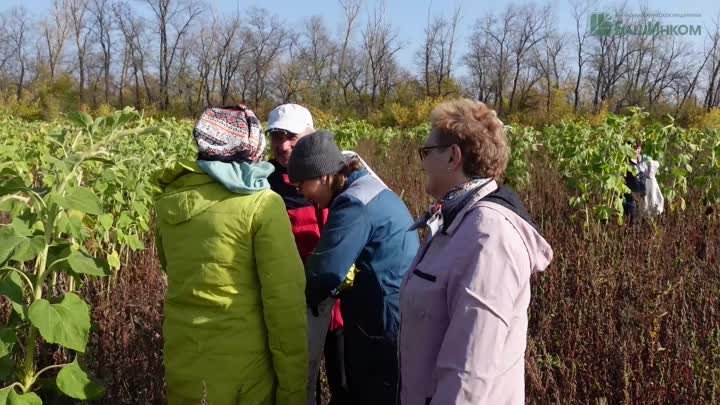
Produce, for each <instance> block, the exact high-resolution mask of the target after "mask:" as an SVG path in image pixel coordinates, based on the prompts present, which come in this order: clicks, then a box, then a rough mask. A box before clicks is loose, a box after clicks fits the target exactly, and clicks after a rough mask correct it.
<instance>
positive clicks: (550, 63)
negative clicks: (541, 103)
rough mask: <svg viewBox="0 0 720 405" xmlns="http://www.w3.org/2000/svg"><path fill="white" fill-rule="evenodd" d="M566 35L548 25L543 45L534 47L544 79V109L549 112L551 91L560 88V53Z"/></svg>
mask: <svg viewBox="0 0 720 405" xmlns="http://www.w3.org/2000/svg"><path fill="white" fill-rule="evenodd" d="M565 43H566V36H565V35H564V34H558V33H557V31H556V27H555V26H554V25H548V33H547V34H546V35H545V38H544V39H543V46H542V47H539V48H538V49H535V59H536V60H537V66H538V70H539V71H540V72H541V73H542V76H543V78H544V79H545V88H546V91H547V101H546V104H545V108H546V111H547V112H548V113H549V112H550V110H551V108H552V103H553V93H554V91H555V90H557V89H559V88H560V72H561V71H562V70H563V67H562V60H561V58H560V56H561V53H562V52H563V49H564V47H565Z"/></svg>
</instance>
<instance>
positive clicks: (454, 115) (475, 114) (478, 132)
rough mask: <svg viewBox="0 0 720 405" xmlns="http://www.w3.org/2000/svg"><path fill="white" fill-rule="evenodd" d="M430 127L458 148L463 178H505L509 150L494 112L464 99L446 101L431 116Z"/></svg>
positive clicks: (502, 129) (482, 105) (501, 126)
mask: <svg viewBox="0 0 720 405" xmlns="http://www.w3.org/2000/svg"><path fill="white" fill-rule="evenodd" d="M430 124H431V125H432V129H433V130H435V131H436V133H437V134H438V135H439V136H440V137H442V138H446V139H447V138H449V139H448V140H449V141H450V142H451V143H455V144H457V145H458V146H459V147H460V150H461V151H462V155H463V172H464V173H465V175H466V176H473V177H474V176H480V177H492V178H494V179H499V178H500V177H502V176H503V174H505V168H506V167H507V164H508V160H509V159H510V146H509V145H508V141H507V137H506V136H505V130H504V128H503V123H502V121H500V120H499V119H498V117H497V113H496V112H495V110H492V109H490V108H488V107H487V106H486V105H485V104H483V103H481V102H478V101H473V100H470V99H467V98H465V99H456V100H451V101H446V102H444V103H442V104H439V105H438V106H437V107H435V109H434V110H433V111H432V113H430Z"/></svg>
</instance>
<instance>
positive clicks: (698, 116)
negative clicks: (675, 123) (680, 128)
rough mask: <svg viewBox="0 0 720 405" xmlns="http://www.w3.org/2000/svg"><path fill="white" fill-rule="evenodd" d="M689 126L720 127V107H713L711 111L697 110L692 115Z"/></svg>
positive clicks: (699, 127)
mask: <svg viewBox="0 0 720 405" xmlns="http://www.w3.org/2000/svg"><path fill="white" fill-rule="evenodd" d="M689 124H690V125H689V126H690V127H691V128H698V129H717V128H720V108H713V109H711V110H710V111H703V112H699V111H698V112H696V113H695V114H693V116H691V117H690V122H689Z"/></svg>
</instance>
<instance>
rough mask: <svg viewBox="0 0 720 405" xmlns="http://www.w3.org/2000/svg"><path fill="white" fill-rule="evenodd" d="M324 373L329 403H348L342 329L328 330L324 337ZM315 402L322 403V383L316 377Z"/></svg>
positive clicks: (341, 404)
mask: <svg viewBox="0 0 720 405" xmlns="http://www.w3.org/2000/svg"><path fill="white" fill-rule="evenodd" d="M324 355H325V375H326V376H327V379H328V385H329V388H330V403H329V405H349V404H350V402H349V401H350V395H349V392H348V382H347V375H346V373H345V333H344V330H343V329H338V330H336V331H334V332H328V334H327V337H326V338H325V348H324ZM317 381H318V382H317V387H316V389H315V393H316V394H315V403H316V404H317V405H321V403H322V395H321V393H322V384H321V381H320V378H318V379H317Z"/></svg>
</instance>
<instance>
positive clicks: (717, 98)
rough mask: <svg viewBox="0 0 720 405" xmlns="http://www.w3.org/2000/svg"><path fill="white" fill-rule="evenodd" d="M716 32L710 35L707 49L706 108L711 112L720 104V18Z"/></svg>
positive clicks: (716, 25)
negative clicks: (719, 92)
mask: <svg viewBox="0 0 720 405" xmlns="http://www.w3.org/2000/svg"><path fill="white" fill-rule="evenodd" d="M714 23H715V30H714V32H712V34H711V33H708V37H709V38H708V39H709V43H710V46H709V47H706V50H705V55H706V58H705V60H706V62H709V64H707V72H706V75H707V90H706V91H705V100H704V106H705V108H706V109H707V110H708V111H710V109H711V108H713V107H716V106H718V104H719V103H720V95H719V94H718V91H719V89H720V16H719V17H718V18H716V19H715V21H714Z"/></svg>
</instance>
